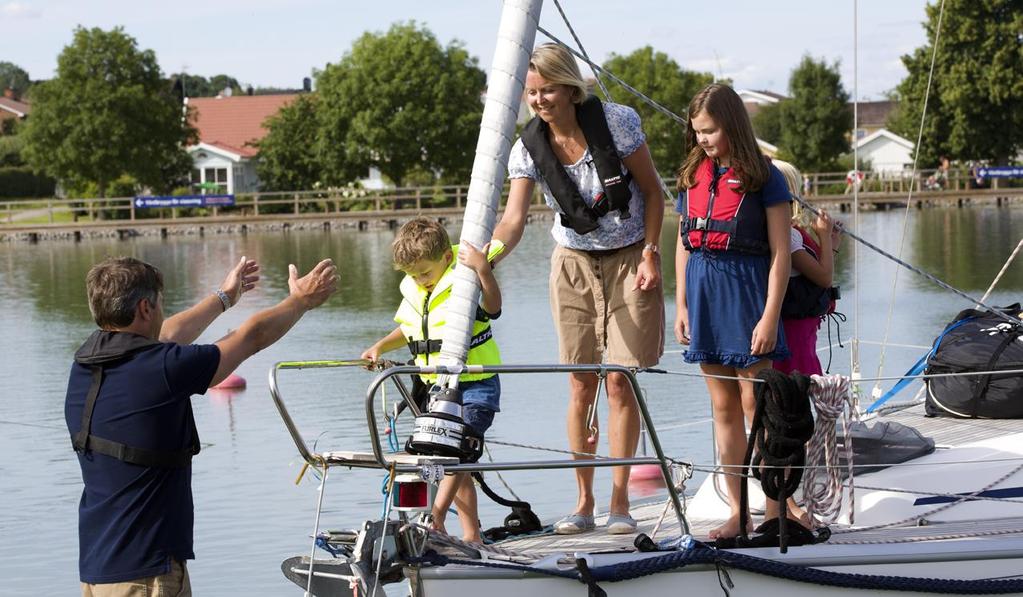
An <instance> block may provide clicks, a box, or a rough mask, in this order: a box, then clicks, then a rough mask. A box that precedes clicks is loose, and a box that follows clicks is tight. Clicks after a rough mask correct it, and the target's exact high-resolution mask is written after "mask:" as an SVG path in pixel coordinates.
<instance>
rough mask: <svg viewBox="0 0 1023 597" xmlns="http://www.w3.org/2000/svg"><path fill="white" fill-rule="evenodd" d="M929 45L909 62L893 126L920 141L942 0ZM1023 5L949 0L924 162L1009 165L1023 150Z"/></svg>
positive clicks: (1007, 0) (931, 17) (932, 8)
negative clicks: (947, 158) (979, 161)
mask: <svg viewBox="0 0 1023 597" xmlns="http://www.w3.org/2000/svg"><path fill="white" fill-rule="evenodd" d="M926 10H927V21H926V22H925V23H924V28H925V29H926V31H927V43H926V44H925V45H924V46H922V47H919V48H917V49H916V50H914V51H913V53H912V54H909V55H907V56H903V57H902V63H903V64H904V65H905V66H906V70H907V71H909V74H908V75H907V76H906V78H905V79H903V80H902V82H901V83H899V85H898V87H897V88H896V96H897V99H898V101H899V108H898V110H897V111H896V112H895V113H894V114H893V116H892V118H891V121H890V123H889V126H891V128H892V129H893V130H894V131H895V132H897V133H899V134H900V135H902V136H904V137H906V138H907V139H910V140H913V141H915V140H916V138H917V134H918V133H919V131H920V114H921V111H922V109H923V100H924V94H925V92H926V89H927V78H928V74H929V72H930V66H931V55H932V53H933V51H934V40H935V35H936V33H937V25H938V13H939V3H934V4H929V5H928V6H927V8H926ZM1021 31H1023V0H947V1H946V3H945V14H944V16H943V21H942V24H941V37H940V39H939V40H938V54H937V57H936V62H935V67H934V79H933V82H932V83H931V92H930V96H929V98H928V102H927V115H926V119H925V120H924V128H923V138H922V141H921V143H920V163H921V164H922V165H926V164H936V163H937V160H938V158H939V156H941V155H943V154H945V155H948V156H950V157H952V158H953V159H961V160H973V159H986V160H990V161H992V162H994V163H998V164H1005V163H1007V162H1008V161H1009V160H1010V159H1012V158H1013V157H1014V156H1016V155H1017V154H1018V153H1019V152H1020V151H1021V150H1023V38H1021V33H1020V32H1021Z"/></svg>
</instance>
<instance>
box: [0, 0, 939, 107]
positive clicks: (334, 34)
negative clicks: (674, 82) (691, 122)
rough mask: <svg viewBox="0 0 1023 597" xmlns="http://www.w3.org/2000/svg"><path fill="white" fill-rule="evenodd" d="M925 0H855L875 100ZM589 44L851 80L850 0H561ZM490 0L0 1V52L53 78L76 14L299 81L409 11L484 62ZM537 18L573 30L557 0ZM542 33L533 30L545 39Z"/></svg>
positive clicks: (763, 84)
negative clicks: (829, 67) (816, 67)
mask: <svg viewBox="0 0 1023 597" xmlns="http://www.w3.org/2000/svg"><path fill="white" fill-rule="evenodd" d="M924 4H925V2H924V0H859V44H858V45H859V95H860V97H861V99H882V95H883V93H884V92H885V91H887V90H889V89H891V88H892V87H894V86H895V85H896V84H897V83H898V82H899V80H901V78H902V77H903V76H904V74H905V70H904V69H903V67H902V64H901V62H900V60H899V57H900V56H902V55H903V54H906V53H908V52H910V51H911V50H912V49H913V48H915V47H917V46H920V45H922V44H923V43H924V41H925V39H924V31H923V28H922V26H921V22H922V21H923V20H924V16H925V15H924ZM562 6H563V7H564V9H565V11H566V13H567V14H568V17H569V18H570V19H571V20H572V24H573V27H574V28H575V29H576V32H577V33H578V34H579V36H580V38H581V39H582V42H583V44H584V45H585V47H586V50H587V51H588V52H589V54H590V55H591V56H592V57H594V58H595V59H596V60H598V61H602V60H604V59H606V58H607V56H608V55H609V54H610V53H612V52H615V53H619V54H626V53H629V52H631V51H632V50H634V49H636V48H639V47H642V46H644V45H651V46H653V47H654V48H655V49H657V50H659V51H662V52H665V53H667V54H668V55H669V56H671V57H672V58H674V59H675V60H676V61H677V62H678V63H679V64H681V65H682V66H683V67H685V68H689V69H694V70H701V71H710V72H714V73H715V74H718V75H723V76H725V77H730V78H731V79H732V80H733V81H734V82H735V85H736V87H738V88H744V89H767V90H771V91H776V92H779V93H784V92H785V91H786V88H787V85H788V76H789V72H790V71H791V70H792V68H793V67H794V66H795V65H796V64H797V63H798V62H799V59H800V58H801V57H802V55H803V54H810V55H812V56H814V57H817V58H825V59H827V60H828V61H834V60H840V61H841V65H842V66H841V71H842V78H843V83H844V84H845V86H846V89H847V90H848V91H849V92H850V94H851V93H852V88H853V68H852V67H853V26H852V23H853V0H843V1H837V0H823V1H821V0H816V1H814V0H775V1H774V2H763V1H762V0H761V1H752V0H732V1H731V2H728V3H720V4H719V3H716V2H707V1H706V0H701V1H691V0H676V1H672V0H618V1H610V0H562ZM500 12H501V2H500V1H499V0H418V1H411V0H358V1H352V0H332V1H331V0H287V1H284V0H244V1H242V0H201V1H200V0H177V1H175V2H154V1H152V0H149V1H146V0H91V1H84V0H0V60H7V61H10V62H14V63H15V64H17V65H19V66H21V67H22V68H24V69H26V70H27V71H28V72H29V75H30V76H31V77H32V78H33V79H42V78H49V77H51V76H53V74H54V70H55V68H56V60H57V55H58V54H59V53H60V51H61V49H62V48H63V47H64V46H65V45H67V44H68V43H69V42H70V40H71V32H72V30H73V29H74V27H75V26H77V25H82V26H85V27H101V28H104V29H109V28H112V27H114V26H117V25H121V26H123V27H124V29H125V31H126V32H127V33H128V34H130V35H132V36H133V37H135V39H136V40H137V41H138V43H139V46H140V47H142V48H147V49H152V50H154V51H155V52H156V55H157V58H158V60H159V62H160V65H161V67H162V68H163V70H164V72H178V71H180V70H181V69H182V68H183V67H184V68H186V69H187V71H188V72H190V73H195V74H201V75H205V76H211V75H215V74H219V73H225V74H228V75H231V76H234V77H235V78H237V79H238V80H239V81H241V82H242V83H243V84H252V85H255V86H278V87H299V86H301V81H302V77H304V76H308V75H309V74H310V73H311V71H312V70H313V69H318V68H322V67H323V66H324V65H325V64H327V63H329V62H336V61H337V60H338V59H340V57H341V56H342V55H344V53H345V52H346V51H347V50H348V48H349V47H350V46H351V44H352V42H353V41H354V40H355V39H356V38H357V37H358V36H359V35H361V34H362V33H363V32H364V31H384V30H386V29H387V28H388V27H389V26H390V25H391V24H392V23H394V22H396V21H404V20H415V21H417V22H419V23H421V24H423V25H425V26H426V27H428V28H429V29H430V30H432V31H433V32H434V34H436V35H437V37H438V38H439V39H440V41H441V42H442V43H445V44H446V43H448V42H450V41H451V40H454V39H457V40H461V41H462V42H463V43H464V45H465V46H466V48H467V49H468V50H469V51H470V53H472V54H473V55H474V56H476V57H478V58H479V62H480V66H481V67H482V68H484V69H485V70H488V69H489V67H490V61H491V58H492V55H493V49H494V39H495V33H496V31H497V26H498V21H499V17H500ZM540 20H541V25H543V26H544V27H545V28H546V29H548V30H550V31H551V32H552V33H554V34H555V35H557V36H558V37H561V38H562V39H564V40H566V41H568V40H570V39H571V37H570V36H569V34H568V31H567V29H566V28H565V26H564V24H563V23H562V21H561V17H560V15H559V14H558V11H557V9H556V7H555V6H554V2H553V0H547V1H546V2H545V6H544V10H543V13H542V15H541V19H540ZM543 39H544V38H543V36H542V35H538V36H537V40H538V41H540V40H543Z"/></svg>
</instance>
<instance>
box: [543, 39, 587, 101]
mask: <svg viewBox="0 0 1023 597" xmlns="http://www.w3.org/2000/svg"><path fill="white" fill-rule="evenodd" d="M529 70H531V71H533V72H535V73H536V74H538V75H540V76H541V77H543V78H544V79H546V80H547V82H548V83H553V84H555V85H566V86H568V87H571V88H572V103H573V104H581V103H583V100H585V99H586V96H587V95H588V94H589V90H588V89H587V86H586V81H585V80H584V79H583V75H582V73H581V72H579V64H578V63H577V62H576V61H575V57H574V56H572V54H571V53H569V51H568V50H566V49H565V48H563V47H562V46H559V45H558V44H544V45H542V46H539V47H537V48H535V49H534V50H533V54H532V55H531V56H530V57H529ZM530 110H532V108H530Z"/></svg>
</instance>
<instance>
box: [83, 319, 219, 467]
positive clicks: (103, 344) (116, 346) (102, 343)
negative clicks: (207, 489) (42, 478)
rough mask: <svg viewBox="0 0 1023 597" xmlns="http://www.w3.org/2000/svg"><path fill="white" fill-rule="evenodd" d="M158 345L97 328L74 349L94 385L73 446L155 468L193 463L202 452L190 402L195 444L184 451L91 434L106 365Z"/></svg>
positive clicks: (146, 340)
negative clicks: (134, 444) (89, 372)
mask: <svg viewBox="0 0 1023 597" xmlns="http://www.w3.org/2000/svg"><path fill="white" fill-rule="evenodd" d="M157 344H160V342H157V341H156V340H152V339H150V338H146V337H144V336H139V335H137V334H132V333H129V332H108V331H104V330H97V331H95V332H93V334H92V335H91V336H89V339H88V340H86V341H85V343H84V344H82V346H81V348H79V349H78V351H77V352H75V362H76V363H78V364H79V365H83V366H85V367H89V368H90V369H91V370H92V384H91V385H90V386H89V391H88V393H87V394H86V396H85V408H83V409H82V425H81V427H80V428H79V430H78V433H76V434H74V435H73V436H72V437H71V445H72V446H73V447H74V449H75V452H78V453H79V454H84V453H85V452H87V451H89V450H91V451H93V452H95V453H97V454H104V455H106V456H111V457H113V458H117V459H118V460H121V461H124V462H127V463H129V464H137V465H139V466H150V467H156V468H184V467H186V466H188V465H189V464H191V462H192V456H195V455H196V454H198V453H199V431H198V430H197V429H196V427H195V417H194V416H193V415H192V404H191V402H188V403H187V408H188V422H189V426H190V427H191V430H190V431H191V435H192V445H191V446H189V447H188V448H186V449H184V450H175V451H170V450H148V449H145V448H136V447H133V446H129V445H127V444H124V443H121V442H118V441H114V440H111V439H107V438H103V437H99V436H96V435H93V434H92V415H93V412H95V410H96V399H97V398H99V390H100V387H101V386H102V385H103V368H104V366H108V365H110V364H113V363H116V362H120V361H123V360H125V359H129V358H131V357H132V356H133V355H135V353H138V352H140V351H142V350H144V349H146V348H149V347H151V346H155V345H157Z"/></svg>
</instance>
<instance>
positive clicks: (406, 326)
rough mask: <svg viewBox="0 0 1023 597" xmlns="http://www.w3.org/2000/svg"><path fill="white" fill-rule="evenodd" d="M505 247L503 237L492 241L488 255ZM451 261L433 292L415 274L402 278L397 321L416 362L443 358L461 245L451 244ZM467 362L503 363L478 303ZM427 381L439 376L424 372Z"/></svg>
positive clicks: (470, 376) (476, 376) (473, 376)
mask: <svg viewBox="0 0 1023 597" xmlns="http://www.w3.org/2000/svg"><path fill="white" fill-rule="evenodd" d="M502 251H504V244H503V243H501V242H500V241H493V242H492V243H491V249H490V253H489V254H488V255H487V258H488V259H493V258H494V257H495V256H496V255H498V254H500V253H501V252H502ZM451 254H452V256H451V264H450V265H449V266H448V269H447V270H446V271H445V272H444V275H443V276H441V278H440V280H438V281H437V284H436V286H434V288H433V291H432V292H427V291H426V289H425V288H423V287H422V286H420V285H419V284H417V283H416V281H415V280H413V279H412V276H405V278H404V279H403V280H402V281H401V286H400V289H401V305H399V306H398V311H397V313H395V314H394V321H396V322H397V323H398V325H399V326H401V332H402V335H404V336H405V342H406V343H408V345H409V349H410V350H411V351H412V353H413V354H414V355H415V362H416V365H419V366H421V367H422V366H427V365H436V364H438V362H439V360H440V347H441V337H442V336H443V333H444V326H445V325H447V319H448V317H447V310H448V298H449V297H450V296H451V287H452V284H453V282H454V275H453V272H454V271H455V264H456V263H458V245H453V246H452V247H451ZM465 364H466V365H500V364H501V351H500V350H498V348H497V342H495V341H494V338H493V331H492V330H491V328H490V318H489V317H488V316H487V314H486V313H485V312H484V311H483V308H482V307H480V306H478V305H477V307H476V319H475V321H474V322H473V324H472V338H471V339H470V340H469V353H468V355H467V356H466V363H465ZM494 375H495V374H494V373H463V374H462V375H459V376H458V380H459V381H463V382H464V381H478V380H481V379H487V378H488V377H493V376H494ZM420 377H422V379H423V381H425V382H427V383H432V382H434V381H436V380H437V375H436V374H422V375H421V376H420Z"/></svg>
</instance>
